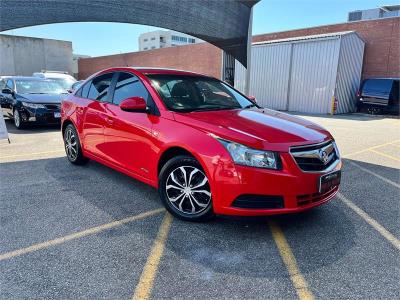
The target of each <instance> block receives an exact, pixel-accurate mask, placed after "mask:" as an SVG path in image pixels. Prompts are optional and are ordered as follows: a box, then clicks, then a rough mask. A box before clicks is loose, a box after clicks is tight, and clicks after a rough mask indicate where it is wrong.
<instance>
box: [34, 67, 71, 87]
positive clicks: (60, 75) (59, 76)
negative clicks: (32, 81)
mask: <svg viewBox="0 0 400 300" xmlns="http://www.w3.org/2000/svg"><path fill="white" fill-rule="evenodd" d="M33 76H34V77H39V78H44V79H52V80H54V81H57V82H58V83H59V84H60V85H61V86H62V87H63V89H64V90H66V91H68V90H70V89H71V88H72V85H73V84H74V83H75V82H76V79H75V78H74V77H72V76H71V75H69V74H68V73H66V72H58V71H42V72H36V73H33Z"/></svg>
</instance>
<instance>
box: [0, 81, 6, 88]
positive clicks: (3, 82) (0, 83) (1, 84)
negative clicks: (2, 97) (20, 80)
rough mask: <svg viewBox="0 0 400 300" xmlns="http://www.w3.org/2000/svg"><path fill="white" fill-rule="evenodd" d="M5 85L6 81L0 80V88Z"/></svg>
mask: <svg viewBox="0 0 400 300" xmlns="http://www.w3.org/2000/svg"><path fill="white" fill-rule="evenodd" d="M5 87H6V82H5V81H4V79H1V80H0V90H2V89H4V88H5Z"/></svg>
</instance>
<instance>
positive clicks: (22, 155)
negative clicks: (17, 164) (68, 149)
mask: <svg viewBox="0 0 400 300" xmlns="http://www.w3.org/2000/svg"><path fill="white" fill-rule="evenodd" d="M61 152H64V153H65V151H64V150H53V151H44V152H33V153H25V154H14V155H6V156H0V159H4V158H14V157H29V156H32V155H44V154H53V153H61Z"/></svg>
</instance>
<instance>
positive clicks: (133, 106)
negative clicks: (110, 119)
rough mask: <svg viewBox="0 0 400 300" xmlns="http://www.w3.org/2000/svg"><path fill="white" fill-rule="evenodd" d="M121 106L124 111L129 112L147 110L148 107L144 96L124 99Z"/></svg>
mask: <svg viewBox="0 0 400 300" xmlns="http://www.w3.org/2000/svg"><path fill="white" fill-rule="evenodd" d="M119 107H120V108H121V110H123V111H129V112H147V111H148V107H147V104H146V100H144V98H142V97H129V98H126V99H125V100H123V101H122V102H121V103H120V104H119Z"/></svg>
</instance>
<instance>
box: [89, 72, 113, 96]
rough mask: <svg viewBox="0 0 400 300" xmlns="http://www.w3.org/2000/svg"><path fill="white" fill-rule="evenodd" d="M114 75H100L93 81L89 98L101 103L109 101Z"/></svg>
mask: <svg viewBox="0 0 400 300" xmlns="http://www.w3.org/2000/svg"><path fill="white" fill-rule="evenodd" d="M113 75H114V73H107V74H103V75H100V76H98V77H96V78H94V79H93V80H92V83H91V84H90V89H89V95H88V97H87V98H89V99H93V100H99V101H107V97H108V91H109V89H110V85H111V80H112V78H113Z"/></svg>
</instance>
